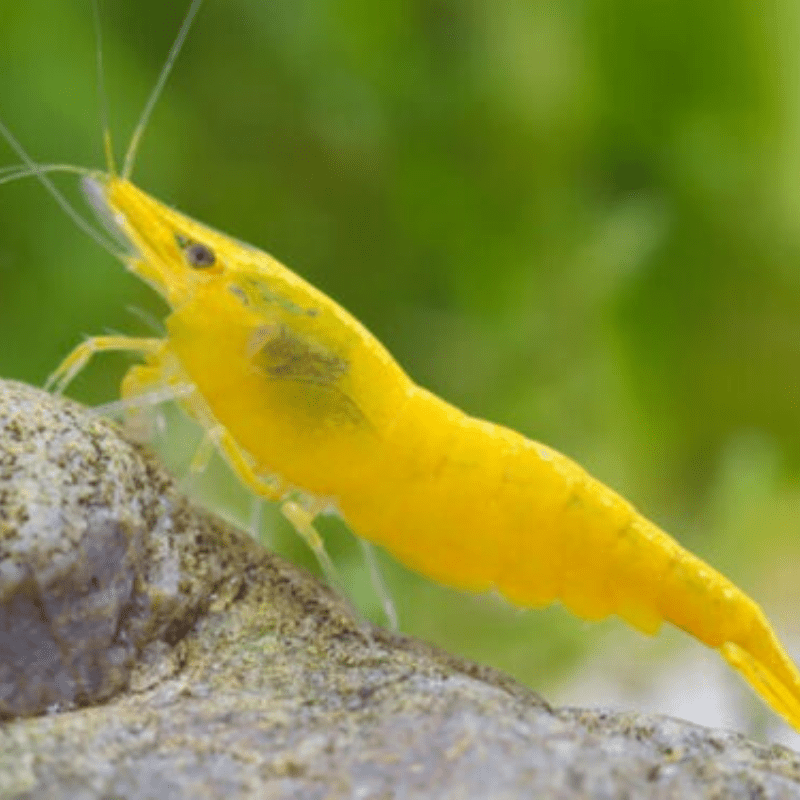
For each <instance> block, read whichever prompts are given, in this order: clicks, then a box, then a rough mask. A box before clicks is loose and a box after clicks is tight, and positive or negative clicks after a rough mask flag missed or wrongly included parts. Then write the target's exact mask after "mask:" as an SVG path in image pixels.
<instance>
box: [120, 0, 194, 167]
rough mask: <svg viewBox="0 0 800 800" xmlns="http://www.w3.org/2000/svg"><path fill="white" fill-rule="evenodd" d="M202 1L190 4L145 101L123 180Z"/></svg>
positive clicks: (124, 164) (133, 159)
mask: <svg viewBox="0 0 800 800" xmlns="http://www.w3.org/2000/svg"><path fill="white" fill-rule="evenodd" d="M202 2H203V0H192V4H191V6H189V10H188V11H187V12H186V16H185V17H184V20H183V24H182V25H181V29H180V30H179V31H178V36H177V37H176V39H175V41H174V43H173V45H172V48H171V49H170V51H169V55H168V56H167V60H166V62H165V63H164V66H163V67H162V69H161V74H160V75H159V76H158V80H157V81H156V85H155V86H154V87H153V91H152V92H151V93H150V97H148V98H147V103H145V106H144V110H143V111H142V116H141V117H140V118H139V122H138V124H137V125H136V128H135V129H134V131H133V136H131V143H130V144H129V145H128V152H127V153H125V161H124V162H123V164H122V175H121V176H120V177H121V178H122V179H123V180H128V179H129V178H130V176H131V173H132V172H133V164H134V161H135V160H136V151H137V150H138V149H139V142H140V140H141V138H142V134H143V133H144V129H145V128H146V127H147V123H148V122H149V120H150V115H151V114H152V113H153V107H154V106H155V104H156V102H157V101H158V98H159V96H160V95H161V90H162V89H163V88H164V84H165V83H166V82H167V78H168V77H169V73H170V72H171V71H172V67H173V65H174V64H175V60H176V59H177V58H178V54H179V53H180V52H181V48H182V47H183V43H184V42H185V41H186V36H187V34H188V33H189V28H190V27H191V26H192V21H193V20H194V17H195V14H197V11H198V9H199V8H200V4H201V3H202Z"/></svg>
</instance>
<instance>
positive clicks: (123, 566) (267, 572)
mask: <svg viewBox="0 0 800 800" xmlns="http://www.w3.org/2000/svg"><path fill="white" fill-rule="evenodd" d="M0 713H2V714H3V715H4V716H5V718H6V719H5V721H3V722H0V797H2V798H7V797H8V798H11V797H13V798H31V799H33V798H37V799H38V798H75V799H76V800H77V799H78V798H81V800H82V799H83V798H108V797H125V798H162V797H170V798H173V797H174V798H183V797H186V798H227V799H228V800H230V799H231V798H239V797H257V798H303V799H304V800H305V799H306V798H308V799H310V800H313V799H314V798H320V799H321V798H326V799H328V798H369V799H372V798H387V799H388V798H426V799H427V798H453V799H455V798H481V800H483V798H676V799H677V798H748V799H749V798H759V799H760V800H766V799H767V798H800V756H798V755H797V754H795V753H793V752H791V751H789V750H786V749H784V748H781V747H777V746H776V747H765V746H761V745H758V744H755V743H752V742H749V741H747V740H746V739H744V738H743V737H742V736H739V735H738V734H735V733H727V732H721V731H712V730H708V729H705V728H701V727H699V726H695V725H691V724H688V723H684V722H680V721H677V720H672V719H669V718H664V717H645V716H637V715H626V714H614V713H611V712H597V711H594V712H589V711H582V710H578V709H561V710H553V709H551V708H550V707H549V706H548V705H547V704H546V703H545V702H544V701H542V700H541V699H540V698H538V697H537V696H536V695H535V694H533V693H532V692H530V691H529V690H527V689H525V688H524V687H522V686H520V685H518V684H516V683H515V682H514V681H513V680H511V679H510V678H508V677H506V676H503V675H501V674H499V673H497V672H495V671H493V670H490V669H487V668H483V667H479V666H477V665H475V664H472V663H469V662H466V661H463V660H461V659H458V658H455V657H452V656H449V655H447V654H444V653H441V652H439V651H437V650H435V649H434V648H432V647H429V646H427V645H425V644H423V643H421V642H418V641H415V640H412V639H408V638H405V637H402V636H396V635H392V634H389V633H387V632H385V631H381V630H379V629H376V628H372V627H370V626H367V624H366V623H364V622H363V621H359V620H355V619H353V618H352V617H351V615H350V614H349V612H348V610H347V606H346V605H345V604H344V603H342V602H341V601H340V600H339V599H338V598H337V597H336V596H335V595H333V594H332V593H331V592H330V591H329V590H327V589H326V588H325V587H323V586H321V585H319V584H318V583H317V582H316V581H315V580H314V579H313V578H311V577H310V576H308V575H306V574H305V573H304V572H302V571H301V570H298V569H297V568H295V567H293V566H292V565H290V564H287V563H285V562H283V561H281V560H280V559H278V558H276V557H274V556H272V555H270V554H269V553H267V552H266V551H264V550H263V549H262V548H260V547H258V546H257V545H256V544H255V543H254V542H252V541H251V540H250V538H249V537H247V536H246V535H244V534H242V533H239V532H238V531H236V530H233V529H232V528H231V527H230V526H228V525H226V524H224V523H222V522H221V521H219V520H217V519H215V518H214V517H212V516H210V515H208V514H206V513H204V512H202V511H199V510H196V509H193V508H192V507H191V506H190V505H189V504H188V502H187V501H186V500H185V499H184V498H183V497H182V496H181V495H180V493H179V492H178V491H177V490H176V488H175V486H174V484H173V483H172V481H171V480H170V479H169V477H168V476H166V475H165V474H164V473H163V471H162V470H161V468H160V467H159V466H158V464H157V462H156V460H155V459H154V458H153V457H152V456H151V455H149V454H148V453H147V452H146V451H144V450H141V449H140V448H138V447H136V446H135V445H133V444H130V443H128V442H126V441H125V440H124V439H123V438H121V436H120V435H119V433H118V432H117V430H116V428H115V427H114V426H113V425H111V424H110V423H107V422H105V421H103V420H100V419H97V418H96V417H95V416H93V415H91V414H90V413H88V412H86V411H85V410H82V409H80V408H79V407H78V406H76V405H74V404H72V403H69V402H66V401H62V400H59V399H57V398H53V397H50V396H48V395H46V394H44V393H42V392H39V391H37V390H35V389H32V388H30V387H26V386H23V385H20V384H15V383H12V382H2V381H0Z"/></svg>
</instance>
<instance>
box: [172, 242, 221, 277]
mask: <svg viewBox="0 0 800 800" xmlns="http://www.w3.org/2000/svg"><path fill="white" fill-rule="evenodd" d="M175 240H176V241H177V243H178V247H180V248H181V250H183V254H184V255H185V256H186V261H187V262H188V264H189V266H190V267H195V268H196V269H206V268H207V267H213V266H214V264H215V262H216V260H217V257H216V256H215V255H214V251H213V250H212V249H211V248H210V247H208V246H207V245H204V244H202V243H201V242H193V241H192V240H191V239H187V238H186V237H185V236H181V235H176V236H175Z"/></svg>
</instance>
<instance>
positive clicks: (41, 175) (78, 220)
mask: <svg viewBox="0 0 800 800" xmlns="http://www.w3.org/2000/svg"><path fill="white" fill-rule="evenodd" d="M0 136H2V137H3V138H4V139H5V140H6V141H7V142H8V144H9V146H10V147H11V149H12V150H13V151H14V152H15V153H16V154H17V155H18V156H19V158H20V160H21V161H22V162H23V164H24V165H25V167H26V170H20V172H19V173H14V172H12V171H9V172H8V173H4V174H3V180H2V181H0V182H2V183H5V182H6V181H7V180H16V179H17V178H23V177H26V176H27V175H34V176H35V177H36V179H37V180H38V181H39V182H40V183H41V184H42V186H44V188H45V189H47V191H48V192H50V194H51V196H52V197H53V199H54V200H55V201H56V203H58V204H59V205H60V206H61V209H62V210H63V211H64V213H65V214H66V215H67V216H68V217H69V218H70V219H71V220H72V221H73V222H74V223H75V224H76V225H77V226H78V227H79V228H80V229H81V230H82V231H83V232H84V233H85V234H87V236H91V238H92V239H93V240H94V241H95V242H96V243H97V244H99V245H100V247H102V248H103V250H105V251H106V252H107V253H110V254H111V255H112V256H114V258H116V259H118V260H119V261H121V262H122V263H123V264H124V263H125V254H124V253H122V252H120V251H118V250H115V249H114V247H112V246H111V245H110V244H109V243H108V242H107V241H106V240H105V239H104V238H103V237H102V236H101V235H100V234H99V233H98V232H97V230H96V229H95V228H93V227H92V226H91V225H90V224H89V223H88V222H87V221H86V220H85V219H84V218H83V217H82V216H81V215H80V214H79V213H78V212H77V211H76V210H75V209H74V208H73V207H72V205H71V204H70V202H69V200H67V198H66V197H64V195H63V194H61V192H60V191H59V190H58V189H57V188H56V187H55V185H54V184H53V182H52V181H51V180H50V178H48V177H47V175H45V172H46V171H51V172H52V171H61V172H64V171H69V172H78V173H79V174H82V175H87V174H89V171H88V170H81V169H80V168H79V167H69V166H68V165H62V164H53V165H46V166H40V165H39V164H37V163H36V162H35V161H34V160H33V159H32V158H31V157H30V156H29V155H28V152H27V150H25V148H24V147H23V146H22V145H21V144H20V143H19V142H18V141H17V140H16V138H15V137H14V135H13V134H12V133H11V131H10V130H9V129H8V128H7V127H6V126H5V124H4V123H3V121H2V120H0Z"/></svg>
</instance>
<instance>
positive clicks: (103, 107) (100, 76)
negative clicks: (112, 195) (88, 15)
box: [92, 0, 117, 175]
mask: <svg viewBox="0 0 800 800" xmlns="http://www.w3.org/2000/svg"><path fill="white" fill-rule="evenodd" d="M92 13H93V14H94V38H95V42H96V43H97V44H96V53H95V55H96V56H97V100H98V104H99V107H100V127H101V128H102V136H103V153H104V154H105V158H106V169H107V170H108V174H109V175H116V174H117V165H116V164H115V163H114V147H113V144H112V142H111V126H110V125H109V123H108V95H107V94H106V86H105V69H104V68H103V24H102V20H101V18H100V0H92Z"/></svg>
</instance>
